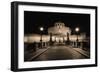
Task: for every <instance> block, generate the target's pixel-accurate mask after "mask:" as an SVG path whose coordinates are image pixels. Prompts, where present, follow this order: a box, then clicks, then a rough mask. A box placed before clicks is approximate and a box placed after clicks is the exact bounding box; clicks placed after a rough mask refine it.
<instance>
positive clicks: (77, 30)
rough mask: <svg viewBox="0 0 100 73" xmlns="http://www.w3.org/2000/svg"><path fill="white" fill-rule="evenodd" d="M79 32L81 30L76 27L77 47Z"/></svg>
mask: <svg viewBox="0 0 100 73" xmlns="http://www.w3.org/2000/svg"><path fill="white" fill-rule="evenodd" d="M79 30H80V29H79V27H76V28H75V31H76V32H77V39H76V42H77V47H78V32H79Z"/></svg>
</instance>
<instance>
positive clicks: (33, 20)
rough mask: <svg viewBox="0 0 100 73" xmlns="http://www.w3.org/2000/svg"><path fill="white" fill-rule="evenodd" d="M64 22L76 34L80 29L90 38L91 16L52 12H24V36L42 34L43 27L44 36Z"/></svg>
mask: <svg viewBox="0 0 100 73" xmlns="http://www.w3.org/2000/svg"><path fill="white" fill-rule="evenodd" d="M58 21H60V22H64V23H65V26H68V27H70V28H71V30H72V34H75V28H76V27H79V28H80V32H79V33H83V32H85V33H86V34H87V36H90V15H89V14H75V13H54V12H53V13H52V12H31V11H24V34H32V33H38V34H39V33H40V30H39V28H40V27H43V28H44V31H43V33H44V34H47V29H48V28H49V27H52V26H54V23H55V22H58Z"/></svg>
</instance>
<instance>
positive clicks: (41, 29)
mask: <svg viewBox="0 0 100 73" xmlns="http://www.w3.org/2000/svg"><path fill="white" fill-rule="evenodd" d="M43 30H44V28H43V27H40V31H41V37H40V42H41V48H42V31H43Z"/></svg>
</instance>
